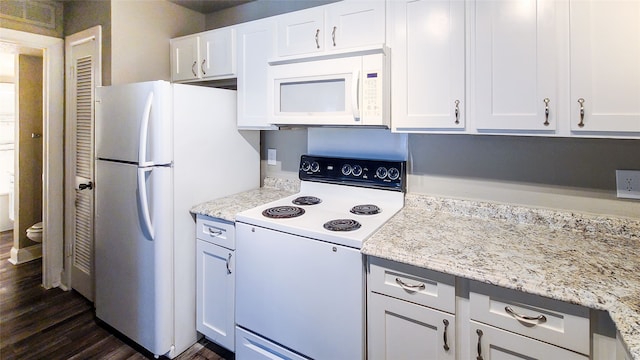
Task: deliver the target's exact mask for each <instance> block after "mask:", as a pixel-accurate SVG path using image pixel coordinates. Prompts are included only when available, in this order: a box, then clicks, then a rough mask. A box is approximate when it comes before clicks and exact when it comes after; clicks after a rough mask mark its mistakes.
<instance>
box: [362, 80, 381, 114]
mask: <svg viewBox="0 0 640 360" xmlns="http://www.w3.org/2000/svg"><path fill="white" fill-rule="evenodd" d="M361 111H362V117H364V118H365V119H371V118H381V117H382V73H381V72H380V71H366V72H365V73H364V79H363V84H362V108H361Z"/></svg>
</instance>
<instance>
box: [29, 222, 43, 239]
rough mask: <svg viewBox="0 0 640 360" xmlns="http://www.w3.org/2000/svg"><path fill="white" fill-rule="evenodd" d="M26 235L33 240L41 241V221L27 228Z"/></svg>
mask: <svg viewBox="0 0 640 360" xmlns="http://www.w3.org/2000/svg"><path fill="white" fill-rule="evenodd" d="M27 237H28V238H29V239H31V240H32V241H35V242H38V243H39V242H42V221H41V222H39V223H35V224H33V225H32V226H31V227H30V228H28V229H27Z"/></svg>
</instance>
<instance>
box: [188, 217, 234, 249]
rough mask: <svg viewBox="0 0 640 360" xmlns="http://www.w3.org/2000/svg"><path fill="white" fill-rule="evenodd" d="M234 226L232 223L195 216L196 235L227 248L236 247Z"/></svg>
mask: <svg viewBox="0 0 640 360" xmlns="http://www.w3.org/2000/svg"><path fill="white" fill-rule="evenodd" d="M235 230H236V228H235V226H234V224H233V223H231V222H228V221H224V220H220V219H214V218H210V217H208V216H203V215H198V216H197V218H196V237H197V238H198V239H200V240H204V241H207V242H210V243H212V244H216V245H220V246H223V247H225V248H227V249H231V250H235V248H236V231H235Z"/></svg>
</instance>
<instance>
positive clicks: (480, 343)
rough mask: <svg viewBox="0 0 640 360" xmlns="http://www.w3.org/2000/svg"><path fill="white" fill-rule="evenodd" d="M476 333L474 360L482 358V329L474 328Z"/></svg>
mask: <svg viewBox="0 0 640 360" xmlns="http://www.w3.org/2000/svg"><path fill="white" fill-rule="evenodd" d="M476 334H478V356H476V360H483V359H484V358H483V357H482V342H481V340H482V330H480V329H476Z"/></svg>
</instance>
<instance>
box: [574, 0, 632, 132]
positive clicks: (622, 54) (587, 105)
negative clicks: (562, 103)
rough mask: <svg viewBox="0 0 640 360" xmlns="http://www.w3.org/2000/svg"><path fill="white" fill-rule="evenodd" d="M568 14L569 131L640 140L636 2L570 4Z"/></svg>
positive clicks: (579, 2) (582, 2)
mask: <svg viewBox="0 0 640 360" xmlns="http://www.w3.org/2000/svg"><path fill="white" fill-rule="evenodd" d="M569 11H570V17H571V19H570V24H571V25H570V26H571V28H570V32H571V130H572V131H575V132H589V131H608V132H635V133H637V134H636V135H640V2H639V1H571V2H570V10H569ZM581 99H582V101H581ZM580 102H582V104H580ZM581 107H582V110H583V112H584V115H581Z"/></svg>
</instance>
